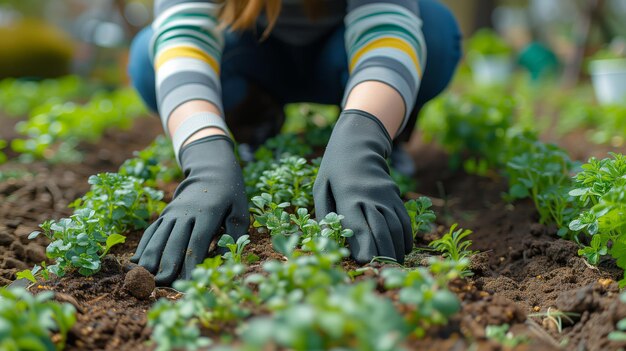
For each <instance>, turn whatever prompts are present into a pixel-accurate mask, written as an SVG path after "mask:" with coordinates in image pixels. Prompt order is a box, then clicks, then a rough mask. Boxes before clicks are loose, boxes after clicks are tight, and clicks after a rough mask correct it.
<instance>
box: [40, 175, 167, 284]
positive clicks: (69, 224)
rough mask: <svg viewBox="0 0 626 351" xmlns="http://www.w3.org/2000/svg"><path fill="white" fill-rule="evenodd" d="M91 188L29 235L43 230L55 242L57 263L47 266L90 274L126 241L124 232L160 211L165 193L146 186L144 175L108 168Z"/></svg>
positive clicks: (51, 254)
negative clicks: (66, 215)
mask: <svg viewBox="0 0 626 351" xmlns="http://www.w3.org/2000/svg"><path fill="white" fill-rule="evenodd" d="M89 184H91V190H90V191H89V192H87V194H85V196H83V197H82V198H80V199H78V200H76V201H75V202H74V203H73V204H72V205H71V206H72V207H74V208H75V211H74V214H73V215H72V216H70V217H69V218H62V219H60V220H58V221H54V220H53V221H46V222H44V223H43V224H41V225H40V227H41V229H42V231H35V232H33V233H31V234H30V235H29V239H35V238H36V237H37V236H39V235H40V234H42V233H43V234H44V235H45V236H46V237H47V238H48V239H49V240H50V241H51V243H50V244H49V245H48V247H47V248H46V255H47V256H48V258H50V259H52V260H54V261H55V263H54V264H53V265H51V266H49V267H47V271H48V272H50V273H53V274H55V275H58V276H63V275H64V274H65V273H66V272H67V271H68V270H70V269H74V268H75V269H77V270H78V272H79V273H80V274H82V275H92V274H94V273H96V272H98V271H99V270H100V268H101V266H100V263H101V259H102V257H104V256H105V255H106V254H107V253H108V252H109V250H110V249H111V248H112V247H113V246H115V245H118V244H121V243H124V241H125V239H126V238H125V236H124V235H122V234H120V233H124V232H126V231H128V230H131V229H135V230H136V229H143V228H145V227H147V225H148V220H149V219H150V218H151V217H152V216H153V215H154V214H155V213H157V212H159V211H161V210H162V209H163V207H164V203H163V202H162V201H161V199H162V197H163V193H162V192H160V191H157V190H154V189H152V188H148V187H144V186H143V180H140V179H137V178H134V177H129V176H123V175H120V174H117V173H104V174H99V175H96V176H92V177H90V178H89Z"/></svg>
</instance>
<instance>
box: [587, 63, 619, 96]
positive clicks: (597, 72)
mask: <svg viewBox="0 0 626 351" xmlns="http://www.w3.org/2000/svg"><path fill="white" fill-rule="evenodd" d="M589 71H590V72H591V82H592V83H593V89H594V90H595V92H596V98H597V99H598V102H600V104H602V105H613V104H626V59H611V60H595V61H591V62H590V63H589Z"/></svg>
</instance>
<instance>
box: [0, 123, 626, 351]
mask: <svg viewBox="0 0 626 351" xmlns="http://www.w3.org/2000/svg"><path fill="white" fill-rule="evenodd" d="M159 132H160V124H159V123H157V121H155V120H153V119H141V120H138V122H137V124H136V126H135V127H134V128H133V129H132V130H131V131H128V132H123V133H108V134H107V136H105V138H104V139H103V140H106V142H104V141H103V142H101V143H99V144H98V145H96V146H87V145H85V146H84V150H86V151H87V157H86V160H85V162H84V163H82V164H80V165H55V166H46V165H45V164H42V163H35V164H31V165H20V164H17V163H15V162H10V163H8V164H6V165H4V166H2V167H0V170H6V169H15V168H20V169H24V170H26V171H28V172H31V173H33V175H29V176H26V177H22V178H20V179H16V180H9V181H6V182H3V183H0V285H2V284H6V283H9V282H10V281H11V280H13V279H14V278H15V276H14V274H15V272H16V271H18V270H20V269H25V268H28V267H31V266H32V265H33V264H36V263H40V262H41V260H42V259H43V258H44V256H45V252H44V251H43V248H44V246H43V245H44V239H37V240H36V241H34V242H31V241H29V240H28V239H27V238H26V237H27V236H28V234H29V233H30V232H31V231H33V230H35V229H36V228H37V225H38V224H39V223H41V222H42V221H43V220H45V219H50V218H59V217H62V216H67V215H68V214H70V213H71V211H70V210H68V209H67V205H68V203H69V202H71V201H72V200H74V199H75V198H76V197H79V196H80V195H82V194H83V193H84V192H85V191H86V190H87V189H88V185H87V183H86V179H87V177H88V176H89V175H91V174H95V173H97V172H102V171H115V170H117V168H118V167H119V165H120V164H121V163H122V162H123V160H125V159H126V158H128V157H130V156H131V153H132V151H133V150H136V149H140V148H142V147H144V146H145V145H147V144H148V143H149V142H150V141H151V140H152V139H153V138H154V136H155V135H156V134H157V133H159ZM582 144H583V143H581V142H580V140H578V141H577V142H572V144H571V145H568V144H566V145H565V146H567V147H568V148H569V147H572V145H575V150H574V154H575V155H576V157H577V158H586V157H588V156H590V155H591V154H593V153H594V152H596V155H597V156H604V152H605V151H606V150H604V149H603V148H593V147H589V145H586V147H585V146H581V145H582ZM572 148H574V147H572ZM409 150H410V152H411V153H412V155H414V157H415V159H416V161H417V164H418V165H419V167H420V168H419V173H418V175H417V180H418V182H419V184H420V185H419V189H418V191H417V193H416V194H412V196H417V194H425V195H429V196H431V197H432V198H433V199H434V201H433V202H434V204H435V207H436V212H437V214H438V216H439V222H440V223H439V224H440V225H441V226H440V228H439V230H438V231H437V233H441V232H442V231H443V229H445V228H446V227H448V226H449V225H450V224H452V223H455V222H458V223H459V224H460V225H461V226H462V227H464V228H468V229H471V230H473V231H474V234H473V235H472V236H471V239H472V240H473V241H474V245H473V249H474V250H480V251H481V254H480V255H477V256H476V257H474V259H473V262H472V268H473V271H474V273H475V275H474V276H473V277H471V278H469V279H467V280H464V281H461V280H459V281H456V282H454V283H453V284H452V285H451V289H452V290H453V291H455V292H456V293H457V294H458V295H459V296H460V297H461V299H462V301H463V307H462V312H461V313H459V314H458V315H457V316H456V317H454V318H453V319H452V321H451V322H450V323H449V324H448V325H447V326H443V327H439V328H433V329H432V330H430V331H429V333H428V335H427V337H426V338H425V339H422V340H412V339H411V340H409V341H408V346H409V348H410V349H415V350H466V349H472V348H473V347H475V348H474V349H478V350H501V349H502V348H501V347H500V346H499V345H498V344H496V343H494V342H491V341H488V340H486V339H485V327H486V326H487V325H495V324H502V323H508V324H511V325H512V329H511V330H512V331H513V332H514V333H515V334H516V335H518V334H525V335H527V336H528V337H529V338H530V342H529V343H528V344H525V345H522V346H520V347H518V348H517V349H520V350H555V349H566V350H570V349H572V350H614V349H618V348H619V347H624V346H626V345H618V344H615V343H610V342H609V341H608V340H607V335H608V333H609V332H611V331H612V330H614V329H615V324H616V323H617V321H619V320H620V319H621V318H624V317H626V305H622V304H620V303H619V300H618V299H617V295H618V289H617V284H616V283H615V281H616V280H618V279H620V275H621V273H620V272H619V271H618V270H617V269H615V267H614V266H612V265H611V264H610V262H609V263H606V264H604V265H602V266H601V267H599V268H591V267H589V266H588V265H586V264H585V262H584V261H583V260H582V259H580V258H579V257H578V255H577V247H576V245H575V244H573V243H572V242H567V241H564V240H560V239H558V237H556V234H555V233H556V230H555V228H551V227H545V226H542V225H539V224H538V223H537V216H536V214H535V211H534V209H533V206H532V204H531V203H530V202H518V203H515V204H507V203H506V202H504V201H503V200H502V198H501V193H502V192H503V191H505V190H506V185H505V182H504V180H503V179H501V178H499V177H498V176H497V175H494V176H493V177H490V178H481V177H474V176H469V175H466V174H463V173H462V172H451V171H450V170H449V169H448V166H447V159H446V157H445V155H444V154H443V153H442V152H441V151H440V150H438V149H437V148H435V147H432V146H425V145H422V144H420V143H419V141H417V139H416V141H415V142H414V143H413V144H411V145H409ZM598 150H600V151H598ZM174 187H175V185H173V184H169V185H167V188H166V193H168V194H171V193H172V191H173V189H174ZM437 233H432V234H430V235H428V236H427V237H428V238H429V239H432V238H434V237H436V236H437V235H438V234H437ZM140 235H141V233H131V234H130V235H129V236H128V239H127V242H126V244H124V245H120V246H117V247H115V248H114V249H113V251H112V255H110V256H109V257H108V258H107V259H106V261H105V263H104V265H103V267H104V269H103V271H102V272H100V273H98V274H96V275H94V276H92V277H87V278H85V277H80V276H76V275H69V276H67V277H64V278H61V279H55V280H52V281H48V282H45V283H40V284H35V285H34V286H32V287H31V290H32V291H33V292H37V291H41V290H53V291H55V292H56V293H57V294H56V298H57V299H58V300H60V301H64V302H68V303H71V304H73V305H74V306H76V308H77V310H78V312H79V313H78V323H77V324H76V326H75V327H74V328H73V329H72V331H71V333H70V337H69V340H68V349H69V350H147V349H150V347H149V346H147V345H146V343H145V342H146V341H147V340H148V339H149V335H150V332H149V330H148V329H147V328H146V312H147V310H148V309H149V308H150V306H151V305H152V304H153V303H154V301H156V299H157V298H159V297H166V298H170V299H176V298H178V297H179V296H180V295H179V294H177V293H176V292H175V291H173V290H171V289H161V288H157V289H154V288H153V284H154V280H153V279H151V276H149V274H148V275H146V274H145V273H147V272H145V273H142V271H141V269H137V268H135V269H133V268H134V267H135V266H132V265H129V264H128V258H129V257H130V255H131V254H132V252H133V251H134V249H135V247H136V246H137V244H138V241H139V238H140ZM251 240H252V244H251V245H249V247H248V253H250V254H254V255H256V256H258V257H259V259H260V261H259V262H258V263H255V264H254V265H253V267H252V269H254V267H257V266H258V265H259V264H260V263H261V262H263V261H265V260H268V259H279V260H280V259H283V258H282V257H281V256H280V255H279V254H277V253H276V252H274V251H273V250H271V249H270V247H271V244H270V240H269V238H268V237H267V236H265V235H263V234H259V233H258V232H256V231H253V232H252V233H251ZM419 244H425V242H421V243H419ZM415 260H416V261H415V262H416V263H419V261H420V258H419V257H417V258H415ZM345 266H346V267H348V268H355V267H356V266H355V265H354V263H352V262H347V263H346V264H345ZM555 310H560V311H563V312H576V313H578V315H577V316H575V317H573V318H572V320H573V323H570V322H569V321H564V323H563V330H562V332H561V333H559V332H558V331H557V330H556V328H555V325H554V324H553V323H552V322H550V320H548V319H546V318H544V317H542V316H539V317H531V316H530V315H532V314H533V313H544V314H545V313H547V312H548V311H552V312H554V311H555Z"/></svg>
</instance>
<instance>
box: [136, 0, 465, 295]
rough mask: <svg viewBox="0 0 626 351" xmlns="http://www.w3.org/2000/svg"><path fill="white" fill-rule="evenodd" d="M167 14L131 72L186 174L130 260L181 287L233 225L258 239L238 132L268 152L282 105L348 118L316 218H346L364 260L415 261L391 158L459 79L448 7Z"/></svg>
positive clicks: (310, 5) (234, 232)
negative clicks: (324, 109)
mask: <svg viewBox="0 0 626 351" xmlns="http://www.w3.org/2000/svg"><path fill="white" fill-rule="evenodd" d="M155 14H156V15H155V19H154V22H153V23H152V26H151V28H147V29H145V30H143V31H142V32H140V33H139V34H138V35H137V37H136V38H135V39H134V42H133V44H132V46H131V53H130V64H129V73H130V76H131V80H132V82H133V84H134V86H135V87H136V88H137V90H138V91H139V93H140V95H141V96H142V97H143V99H144V100H145V102H146V103H147V104H148V105H149V106H150V107H151V108H152V109H154V110H155V111H158V113H159V115H160V117H161V120H162V122H163V128H164V130H165V132H166V133H167V134H168V135H169V136H171V138H172V142H173V146H174V149H175V153H176V156H177V160H178V162H179V164H180V166H181V167H182V169H183V172H184V175H185V177H186V178H185V179H184V180H183V181H182V182H181V183H180V185H179V186H178V188H177V189H176V192H175V194H174V197H173V199H172V201H171V202H170V203H169V204H168V206H167V207H166V208H165V210H164V211H163V213H162V214H161V216H160V217H159V218H158V219H157V220H156V221H155V222H154V223H153V224H152V225H151V226H150V227H149V228H148V229H147V230H146V231H145V233H144V234H143V237H142V238H141V241H140V243H139V246H138V248H137V251H136V253H135V255H134V256H133V257H132V259H131V261H133V262H135V263H138V264H139V265H141V266H143V267H145V268H146V269H147V270H148V271H150V272H152V273H153V274H156V281H157V283H158V284H161V285H169V284H171V283H172V282H173V281H174V280H175V279H177V278H182V279H185V278H189V277H190V274H191V271H192V270H193V268H194V267H195V266H196V265H197V264H199V263H201V262H202V261H203V260H204V259H205V257H206V256H207V254H208V250H209V246H210V244H211V242H212V240H213V239H214V238H215V237H216V235H217V233H218V231H220V229H221V228H222V227H223V228H224V230H225V232H226V233H228V234H230V235H231V236H233V237H234V238H235V239H236V238H237V237H239V236H241V235H244V234H245V233H247V231H248V227H249V223H250V222H249V220H250V214H249V212H248V200H247V198H246V194H245V190H244V182H243V179H242V172H241V168H240V165H239V163H238V161H237V159H236V157H235V153H234V151H233V143H234V142H233V139H232V138H231V136H233V135H234V137H235V139H236V140H237V141H238V142H242V141H245V142H248V143H251V144H255V143H256V144H259V143H261V142H262V141H263V140H265V139H267V137H269V136H271V135H273V134H275V133H277V131H278V130H279V128H280V124H281V123H282V107H283V105H284V104H286V103H291V102H313V103H322V104H337V105H340V106H341V108H342V112H341V114H340V116H339V119H338V121H337V123H336V125H335V127H334V129H333V132H332V134H331V138H330V141H329V142H328V145H327V147H326V150H325V152H324V155H323V158H322V162H321V165H320V168H319V173H318V176H317V179H316V181H315V184H314V187H313V197H314V202H315V214H316V216H317V217H318V218H323V217H324V216H325V215H326V214H327V213H329V212H336V213H339V214H341V215H343V216H345V218H344V220H343V221H342V224H343V225H344V227H346V228H350V229H352V230H353V231H354V233H355V234H354V236H353V237H352V238H350V240H349V249H350V251H351V254H352V257H353V258H354V259H355V260H356V261H357V262H359V263H365V262H369V261H370V260H371V259H372V258H373V257H374V256H385V257H389V258H391V259H395V260H397V261H398V262H403V260H404V256H405V254H407V253H408V252H410V251H411V249H412V247H413V237H412V231H411V223H410V218H409V216H408V214H407V212H406V210H405V209H404V206H403V203H402V200H401V197H400V193H399V190H398V187H397V186H396V184H395V183H394V182H393V180H392V179H391V177H390V175H389V169H388V164H387V162H386V159H387V158H388V157H389V156H390V155H391V154H392V150H393V144H394V142H393V140H394V139H395V140H396V142H397V141H405V140H407V139H408V138H409V137H410V135H411V131H412V130H413V129H414V124H415V121H416V118H417V114H418V111H419V110H420V109H421V107H422V106H423V105H424V104H425V103H426V102H427V101H428V100H430V99H432V98H433V97H435V96H436V95H438V94H439V93H440V92H441V91H442V90H443V89H445V87H446V86H447V85H448V83H449V81H450V80H451V77H452V75H453V73H454V71H455V69H456V65H457V63H458V61H459V58H460V52H461V50H460V37H461V36H460V34H459V29H458V26H457V24H456V21H455V19H454V17H453V15H452V14H451V13H450V11H449V10H448V9H447V8H446V7H445V6H443V5H442V4H440V3H439V2H437V1H435V0H386V1H383V0H380V1H377V0H282V1H281V0H225V1H217V0H216V1H208V0H207V1H200V0H157V1H156V3H155ZM227 122H228V125H229V126H230V127H232V133H231V130H230V129H229V128H228V126H227ZM246 128H247V129H246Z"/></svg>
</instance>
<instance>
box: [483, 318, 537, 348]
mask: <svg viewBox="0 0 626 351" xmlns="http://www.w3.org/2000/svg"><path fill="white" fill-rule="evenodd" d="M509 328H510V327H509V325H508V324H501V325H488V326H487V327H486V328H485V337H486V338H487V339H488V340H491V341H495V342H496V343H498V344H500V345H502V346H504V347H506V348H515V347H517V346H519V345H522V344H525V343H527V342H528V341H529V338H528V337H527V336H525V335H513V333H512V332H511V331H509Z"/></svg>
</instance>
